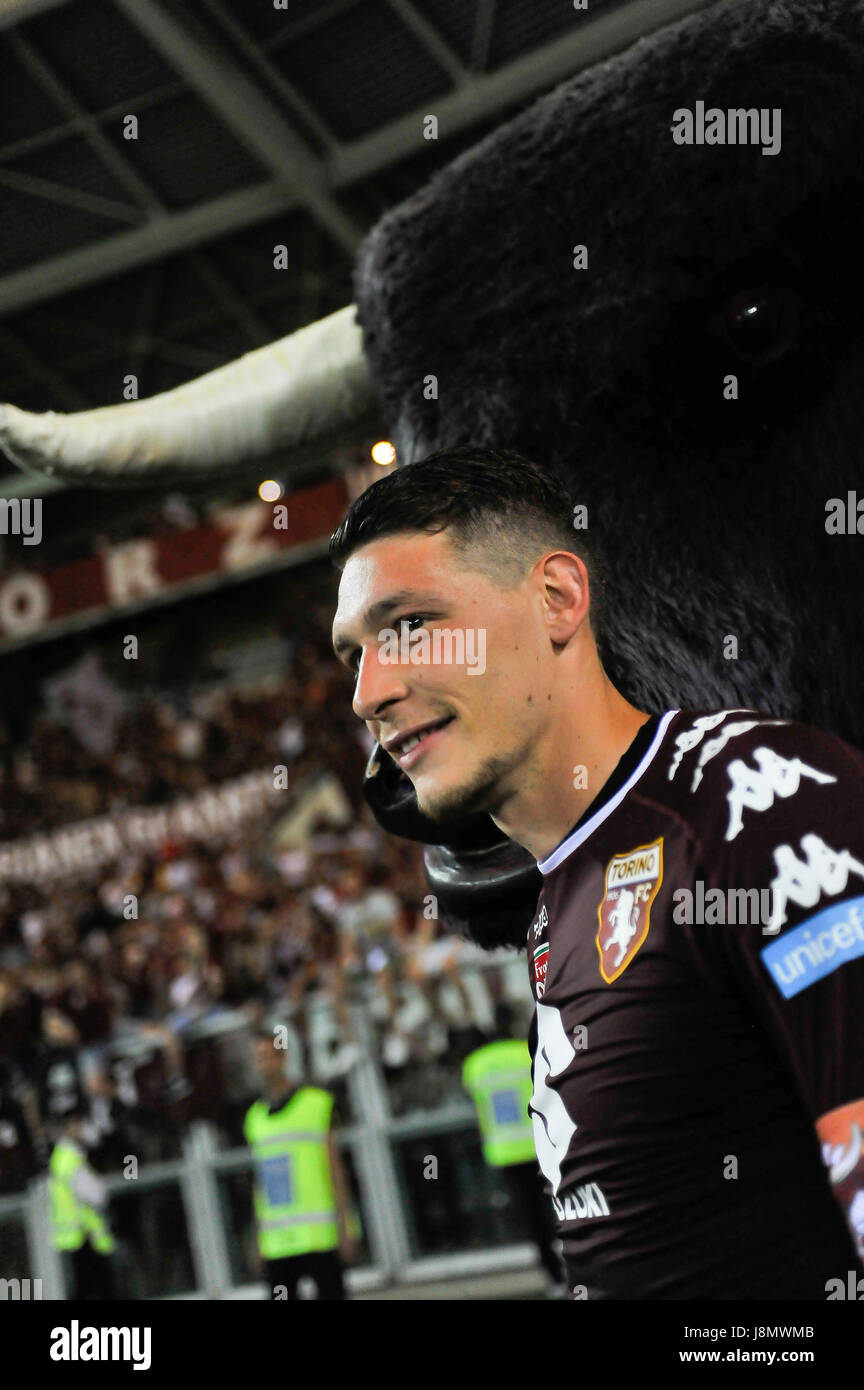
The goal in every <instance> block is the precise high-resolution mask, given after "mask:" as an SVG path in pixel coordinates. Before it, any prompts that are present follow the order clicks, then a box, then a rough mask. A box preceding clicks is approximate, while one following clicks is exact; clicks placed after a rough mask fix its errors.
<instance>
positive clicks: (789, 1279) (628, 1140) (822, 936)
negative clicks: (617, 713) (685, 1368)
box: [528, 710, 864, 1300]
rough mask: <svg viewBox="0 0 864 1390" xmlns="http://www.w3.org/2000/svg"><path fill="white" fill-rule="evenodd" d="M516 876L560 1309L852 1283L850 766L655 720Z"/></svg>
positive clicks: (858, 1221) (797, 739)
mask: <svg viewBox="0 0 864 1390" xmlns="http://www.w3.org/2000/svg"><path fill="white" fill-rule="evenodd" d="M538 867H539V868H540V871H541V873H542V874H543V887H542V891H541V894H540V897H539V900H538V904H537V908H536V911H535V916H534V920H533V921H532V923H531V926H530V928H529V931H528V961H529V970H530V975H531V986H532V990H533V992H534V997H535V999H536V1013H535V1018H534V1021H533V1023H532V1027H531V1037H530V1047H531V1054H532V1058H533V1066H532V1074H533V1080H534V1094H533V1097H532V1101H531V1105H530V1110H531V1113H532V1119H533V1124H534V1134H535V1141H536V1146H537V1157H538V1161H539V1163H540V1167H541V1168H542V1170H543V1173H544V1174H545V1177H546V1179H547V1182H548V1185H549V1189H550V1196H551V1200H552V1202H553V1205H554V1208H555V1212H556V1215H557V1218H558V1223H559V1232H560V1235H561V1239H562V1241H563V1245H564V1254H565V1259H566V1263H567V1269H568V1275H569V1279H570V1283H571V1286H574V1287H575V1292H574V1297H577V1298H586V1297H587V1298H589V1299H609V1298H627V1299H652V1298H653V1299H657V1298H663V1299H678V1298H681V1299H690V1298H695V1299H699V1298H707V1299H815V1300H824V1299H826V1298H827V1297H828V1296H829V1295H828V1293H827V1292H826V1290H827V1289H828V1287H829V1281H830V1280H837V1279H842V1280H844V1281H845V1280H846V1278H847V1274H848V1271H850V1270H855V1271H856V1275H858V1276H860V1275H861V1274H862V1273H864V1268H862V1265H861V1262H860V1256H861V1254H862V1252H864V1162H862V1158H861V1153H862V1133H864V1046H862V1038H861V1032H862V1020H864V756H862V754H861V753H860V752H858V751H857V750H856V749H854V748H851V747H850V746H849V745H848V744H845V743H843V742H842V740H840V739H838V738H836V737H834V736H833V735H831V734H828V733H824V732H821V731H819V730H817V729H812V728H808V727H806V726H804V725H801V724H796V723H793V722H791V721H788V720H779V719H772V718H771V717H769V716H767V715H762V714H758V713H755V712H753V711H746V710H721V711H715V712H708V713H702V712H699V711H696V712H693V711H690V712H682V711H675V710H671V711H669V712H668V713H666V714H665V715H663V716H662V717H660V716H655V717H654V718H653V719H652V720H651V721H649V724H648V725H645V726H643V728H642V729H641V730H640V731H639V734H638V735H637V738H636V740H635V741H634V743H633V745H631V748H630V749H629V750H628V753H627V754H625V756H624V758H622V760H621V762H620V763H619V765H618V768H617V769H616V770H615V772H614V773H613V775H612V777H611V778H610V779H609V781H608V782H607V783H606V785H605V786H604V788H603V790H602V791H601V793H600V794H599V796H598V797H597V798H596V799H595V801H594V802H593V803H592V804H591V806H590V807H589V808H588V810H587V811H586V813H585V815H584V816H583V817H582V819H581V820H580V821H579V822H578V824H577V825H576V826H575V827H574V829H573V830H572V831H571V832H570V833H569V834H568V835H567V836H566V837H565V838H564V840H563V841H562V842H561V844H560V845H558V847H557V848H556V849H555V850H554V851H553V852H552V853H551V854H550V855H548V857H547V858H545V859H544V860H541V861H540V863H539V865H538ZM853 1229H854V1230H856V1231H857V1232H858V1237H857V1239H856V1238H855V1236H853Z"/></svg>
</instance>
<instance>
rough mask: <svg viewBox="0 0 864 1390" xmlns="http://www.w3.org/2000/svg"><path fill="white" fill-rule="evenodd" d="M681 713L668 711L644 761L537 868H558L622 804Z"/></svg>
mask: <svg viewBox="0 0 864 1390" xmlns="http://www.w3.org/2000/svg"><path fill="white" fill-rule="evenodd" d="M680 713H681V711H680V710H678V709H670V710H667V711H666V713H665V714H664V715H663V718H662V719H661V720H660V723H659V724H658V726H657V732H656V733H655V735H654V738H653V740H652V742H651V746H650V747H649V748H648V749H647V750H646V752H645V755H644V757H643V758H642V761H641V762H640V763H639V764H638V766H636V767H635V768H634V769H633V771H632V772H631V774H630V776H629V777H628V778H627V781H626V782H625V783H624V785H623V786H621V787H619V788H618V790H617V792H616V793H615V795H614V796H610V798H609V800H608V801H606V802H604V804H603V805H602V806H601V807H600V809H599V810H598V811H596V812H595V813H594V815H593V816H592V817H591V819H590V820H587V821H586V822H585V824H584V825H580V826H579V828H578V830H574V831H573V834H572V835H568V836H567V839H566V840H562V841H561V844H560V845H559V846H558V848H557V849H553V851H552V853H551V854H550V855H549V856H548V858H546V859H538V861H537V868H538V869H539V870H540V872H541V874H549V873H551V872H552V870H553V869H557V867H558V865H559V864H560V863H562V862H563V860H565V859H566V858H567V856H568V855H569V854H572V853H573V851H574V849H578V848H579V846H580V845H582V844H584V843H585V841H586V840H587V839H588V836H589V835H592V834H593V833H594V831H595V830H596V829H597V827H598V825H600V824H601V823H602V822H603V821H604V820H605V819H606V817H607V816H611V814H612V812H613V811H614V810H615V808H616V806H620V804H621V802H622V801H623V800H624V798H625V796H626V795H627V793H628V792H629V791H630V789H631V787H634V786H635V785H636V783H637V782H638V781H639V778H640V777H641V776H642V774H643V772H645V770H646V769H647V767H648V766H649V764H650V763H651V762H653V760H654V757H655V756H656V753H657V750H658V749H659V747H660V744H661V743H662V742H663V740H664V738H665V737H666V730H667V729H668V728H669V725H670V724H671V722H672V720H673V719H674V718H675V715H676V714H680Z"/></svg>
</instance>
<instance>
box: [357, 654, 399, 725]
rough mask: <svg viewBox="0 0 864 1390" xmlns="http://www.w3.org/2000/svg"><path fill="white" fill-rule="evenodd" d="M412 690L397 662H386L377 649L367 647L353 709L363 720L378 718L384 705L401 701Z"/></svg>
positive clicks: (359, 670)
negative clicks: (406, 683)
mask: <svg viewBox="0 0 864 1390" xmlns="http://www.w3.org/2000/svg"><path fill="white" fill-rule="evenodd" d="M407 693H408V689H407V686H406V685H405V681H404V679H403V677H402V667H401V665H400V663H398V662H395V661H386V660H385V661H382V660H381V653H380V651H379V648H378V647H377V646H369V647H364V648H363V651H362V653H361V656H360V661H359V664H358V666H357V680H356V683H355V685H354V698H353V700H352V701H351V708H352V709H353V710H354V713H355V714H356V715H357V717H358V718H359V719H365V720H369V719H377V718H378V717H379V714H380V711H381V709H382V707H383V706H385V705H388V704H390V702H391V701H392V700H401V699H404V697H405V696H406V695H407Z"/></svg>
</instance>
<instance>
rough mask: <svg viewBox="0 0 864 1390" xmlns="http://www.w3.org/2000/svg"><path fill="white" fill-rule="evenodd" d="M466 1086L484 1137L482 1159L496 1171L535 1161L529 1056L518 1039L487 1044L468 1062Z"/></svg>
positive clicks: (463, 1078)
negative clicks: (529, 1111) (529, 1110)
mask: <svg viewBox="0 0 864 1390" xmlns="http://www.w3.org/2000/svg"><path fill="white" fill-rule="evenodd" d="M462 1085H463V1086H464V1087H465V1089H466V1090H467V1091H470V1092H471V1098H472V1100H473V1101H474V1104H475V1105H476V1107H477V1120H478V1122H479V1125H480V1134H481V1136H482V1138H483V1157H484V1158H485V1160H486V1162H487V1163H489V1164H491V1166H492V1167H493V1168H506V1167H507V1166H508V1165H509V1164H511V1163H527V1162H529V1161H530V1160H531V1159H536V1152H535V1149H534V1129H533V1126H532V1123H531V1117H530V1116H529V1114H528V1102H529V1100H530V1099H531V1095H532V1092H533V1089H534V1088H533V1085H532V1083H531V1054H530V1052H529V1051H528V1044H527V1043H525V1042H522V1041H520V1039H519V1038H502V1039H501V1040H500V1042H493V1043H487V1044H486V1046H485V1047H479V1048H478V1049H477V1051H476V1052H472V1053H471V1055H470V1057H466V1058H465V1061H464V1063H463V1064H462Z"/></svg>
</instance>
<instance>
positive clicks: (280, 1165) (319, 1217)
mask: <svg viewBox="0 0 864 1390" xmlns="http://www.w3.org/2000/svg"><path fill="white" fill-rule="evenodd" d="M332 1112H333V1097H332V1096H331V1095H330V1093H329V1091H322V1090H319V1089H318V1087H317V1086H301V1087H300V1089H299V1090H298V1091H295V1093H294V1095H293V1096H292V1097H291V1099H290V1100H289V1101H288V1104H287V1105H285V1106H283V1108H282V1109H281V1110H277V1112H276V1114H275V1115H271V1114H269V1112H268V1108H267V1102H266V1101H265V1100H256V1101H255V1103H254V1105H251V1106H250V1107H249V1110H248V1111H247V1114H246V1120H245V1123H244V1126H243V1131H244V1133H245V1135H246V1142H247V1143H248V1145H249V1147H250V1148H251V1150H252V1157H253V1160H254V1163H255V1215H256V1218H257V1222H258V1248H259V1250H260V1251H261V1255H262V1257H263V1259H265V1260H281V1259H284V1258H285V1257H286V1256H288V1255H305V1254H308V1253H309V1251H310V1250H333V1249H334V1248H335V1247H336V1246H337V1245H338V1244H339V1228H338V1225H337V1220H336V1199H335V1197H334V1194H333V1180H332V1176H331V1173H330V1155H329V1153H328V1151H327V1141H328V1137H329V1134H330V1119H331V1115H332Z"/></svg>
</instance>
